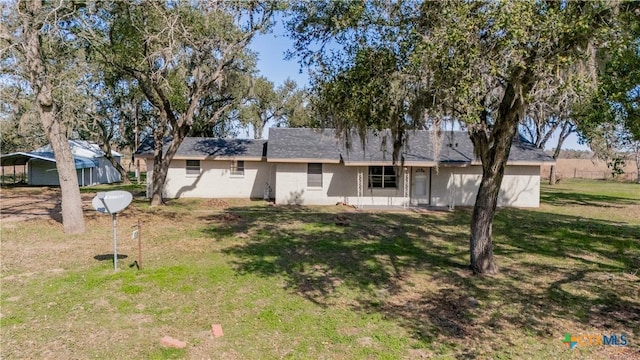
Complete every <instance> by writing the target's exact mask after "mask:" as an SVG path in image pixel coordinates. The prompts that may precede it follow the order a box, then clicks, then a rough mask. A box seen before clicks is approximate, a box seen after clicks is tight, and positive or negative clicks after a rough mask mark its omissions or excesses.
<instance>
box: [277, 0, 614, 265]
mask: <svg viewBox="0 0 640 360" xmlns="http://www.w3.org/2000/svg"><path fill="white" fill-rule="evenodd" d="M616 14H617V6H616V4H610V3H606V2H494V1H474V2H468V1H443V2H416V1H398V2H386V1H365V2H341V1H331V2H312V3H304V4H299V5H296V6H294V8H293V11H292V17H291V20H290V22H289V29H290V30H291V32H292V37H293V38H294V40H295V53H296V54H298V56H299V59H300V60H301V62H302V64H303V65H307V66H311V67H312V68H314V69H315V70H316V74H317V76H316V78H315V82H316V84H317V85H318V87H320V88H321V89H325V90H324V94H323V97H324V99H325V100H326V103H327V105H326V106H325V107H323V108H322V110H323V111H324V116H325V117H329V118H330V119H331V123H332V124H335V125H336V127H337V128H338V129H339V131H340V132H341V133H342V134H343V136H345V137H348V136H349V132H350V131H351V130H353V129H357V130H358V131H359V132H360V133H361V135H364V134H362V132H363V131H364V130H366V129H367V128H371V127H375V128H390V129H391V130H392V131H391V133H392V136H393V143H394V145H395V151H394V153H395V156H394V158H397V155H398V151H399V149H400V148H401V146H402V145H403V144H404V143H405V140H406V136H410V132H409V131H408V130H410V129H412V128H416V127H422V126H424V125H425V124H432V128H433V129H435V130H439V129H440V124H441V123H442V122H443V121H444V120H446V119H448V118H453V119H456V120H458V121H461V122H462V123H464V126H465V128H466V129H467V130H468V132H469V136H470V138H471V140H472V142H473V144H474V147H475V152H476V156H477V158H478V159H479V160H480V161H481V163H482V168H483V176H482V181H481V184H480V187H479V190H478V194H477V198H476V203H475V207H474V211H473V216H472V224H471V234H470V252H471V256H470V268H471V269H472V270H473V271H474V272H475V273H493V272H495V271H497V266H496V264H495V261H494V259H493V250H492V248H493V245H492V223H493V217H494V215H495V211H496V205H497V198H498V194H499V190H500V185H501V183H502V178H503V176H504V168H505V165H506V162H507V160H508V157H509V151H510V148H511V145H512V143H513V140H514V138H516V134H517V128H518V124H519V123H521V122H522V121H523V119H524V115H525V113H526V111H527V109H528V108H529V105H530V104H531V103H532V102H533V101H534V97H535V95H536V92H537V90H538V89H542V88H543V89H544V90H545V94H546V95H547V96H546V98H547V99H549V98H552V97H553V96H554V94H558V93H559V92H560V91H561V89H562V88H563V86H564V81H563V80H564V79H566V77H567V76H571V77H577V78H580V79H582V80H581V83H583V84H584V87H583V89H582V91H585V92H589V91H592V89H594V88H595V86H594V85H593V84H594V83H595V80H596V79H595V75H594V74H595V57H594V55H595V51H596V49H604V48H606V47H607V46H608V45H609V44H608V43H607V39H608V36H609V35H610V34H611V32H612V31H616V30H618V29H619V27H620V26H621V23H620V22H617V21H611V20H612V19H613V18H615V17H616ZM384 89H387V90H386V91H384ZM321 94H322V92H321ZM349 94H351V95H349ZM354 94H357V95H362V96H356V95H354ZM340 96H351V98H350V100H352V101H348V102H349V104H347V106H336V104H340V102H339V98H340ZM437 132H438V131H436V133H437ZM361 137H363V138H364V136H361ZM400 160H401V159H400Z"/></svg>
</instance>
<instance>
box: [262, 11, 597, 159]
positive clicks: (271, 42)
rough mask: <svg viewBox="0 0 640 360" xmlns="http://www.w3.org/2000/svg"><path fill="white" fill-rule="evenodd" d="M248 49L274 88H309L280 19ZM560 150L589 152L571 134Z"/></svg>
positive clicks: (554, 141)
mask: <svg viewBox="0 0 640 360" xmlns="http://www.w3.org/2000/svg"><path fill="white" fill-rule="evenodd" d="M250 48H251V49H252V50H254V51H256V52H257V53H258V70H259V71H260V74H261V75H262V76H264V77H266V78H267V79H269V80H270V81H271V82H273V84H274V85H275V87H278V86H280V85H282V84H283V83H284V81H285V80H287V78H290V79H292V80H294V81H295V82H296V83H297V84H298V87H308V86H309V76H308V74H307V72H306V70H305V69H301V67H300V65H299V64H298V62H297V59H291V60H285V53H286V51H287V50H290V49H293V41H292V40H291V39H290V38H288V37H287V34H286V29H285V27H284V25H283V23H282V20H281V19H277V22H276V24H275V26H274V28H273V31H272V32H271V33H269V34H259V35H258V36H256V37H255V38H254V40H253V41H252V43H251V45H250ZM558 134H559V130H558V131H557V132H556V133H555V134H554V135H553V136H552V137H551V139H550V140H549V141H548V142H547V149H551V148H555V147H556V145H557V142H558ZM265 135H266V133H265ZM562 148H563V149H571V150H589V147H588V146H587V145H582V144H579V143H578V136H577V135H576V134H571V135H570V136H569V137H568V138H567V139H566V140H565V141H564V144H563V146H562Z"/></svg>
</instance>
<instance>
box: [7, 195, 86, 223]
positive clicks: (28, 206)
mask: <svg viewBox="0 0 640 360" xmlns="http://www.w3.org/2000/svg"><path fill="white" fill-rule="evenodd" d="M81 196H82V208H83V210H84V211H90V210H93V207H92V206H91V200H92V199H93V197H94V196H95V195H94V194H81ZM60 212H61V200H60V189H59V188H50V187H39V188H2V190H1V192H0V220H2V223H3V226H5V224H6V223H11V222H16V221H25V220H33V219H48V220H53V221H57V222H61V221H62V215H61V213H60Z"/></svg>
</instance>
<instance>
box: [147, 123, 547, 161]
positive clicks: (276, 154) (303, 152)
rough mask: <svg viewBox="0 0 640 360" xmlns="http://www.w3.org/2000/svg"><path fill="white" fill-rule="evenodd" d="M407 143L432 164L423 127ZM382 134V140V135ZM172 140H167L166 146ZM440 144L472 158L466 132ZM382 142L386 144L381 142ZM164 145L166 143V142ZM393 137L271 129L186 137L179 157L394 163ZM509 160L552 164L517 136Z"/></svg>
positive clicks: (445, 151)
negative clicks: (254, 134) (264, 135)
mask: <svg viewBox="0 0 640 360" xmlns="http://www.w3.org/2000/svg"><path fill="white" fill-rule="evenodd" d="M407 136H408V142H407V144H406V145H405V147H404V149H403V151H402V152H401V155H402V157H403V158H404V161H405V163H407V164H408V165H412V164H415V165H424V166H430V164H433V165H435V163H436V161H437V160H436V159H435V155H434V149H433V141H434V140H435V139H433V138H432V133H431V132H430V131H425V130H417V131H409V133H408V134H407ZM385 137H386V139H385ZM169 141H170V139H167V140H165V144H168V143H169ZM440 141H441V144H440V154H439V156H438V161H439V162H441V163H449V164H468V163H472V162H476V163H477V161H475V155H474V151H473V144H472V142H471V139H469V135H468V134H467V132H466V131H446V132H444V133H443V135H442V137H441V139H440ZM383 144H384V146H383ZM165 149H166V146H165ZM392 154H393V138H392V136H391V132H390V131H389V130H384V131H379V132H374V131H369V132H368V133H367V135H366V138H365V145H364V148H363V146H362V140H361V138H360V136H358V135H357V134H356V133H355V132H354V133H352V137H351V146H350V147H348V148H347V146H346V145H345V141H344V139H340V138H339V137H338V136H337V135H336V131H335V129H324V130H320V129H307V128H271V129H269V141H268V146H267V141H266V140H249V139H218V138H195V137H188V138H185V139H184V141H183V142H182V144H181V145H180V147H179V148H178V152H177V153H176V156H177V157H190V158H216V157H220V158H236V159H243V158H245V159H248V158H251V159H255V158H264V157H266V158H267V160H268V161H273V162H282V161H289V162H293V161H299V162H308V161H317V162H336V163H337V162H340V160H343V161H344V163H345V165H357V164H368V163H389V164H391V162H392V158H393V156H392ZM136 155H141V156H152V155H153V140H152V139H147V140H146V141H145V142H143V143H142V145H140V147H139V148H138V151H136ZM509 161H511V162H532V163H540V162H553V158H552V157H551V156H549V155H547V154H545V153H544V151H542V150H541V149H537V148H536V147H535V146H534V145H533V144H531V143H530V142H528V141H527V140H525V139H524V138H522V137H521V136H519V137H517V138H516V139H515V140H514V141H513V145H512V146H511V152H510V155H509Z"/></svg>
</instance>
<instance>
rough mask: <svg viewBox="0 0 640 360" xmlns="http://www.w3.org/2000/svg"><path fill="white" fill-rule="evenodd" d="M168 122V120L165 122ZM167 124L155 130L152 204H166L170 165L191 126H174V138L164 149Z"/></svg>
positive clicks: (163, 115) (164, 115)
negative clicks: (165, 193)
mask: <svg viewBox="0 0 640 360" xmlns="http://www.w3.org/2000/svg"><path fill="white" fill-rule="evenodd" d="M160 116H161V118H162V117H166V116H167V115H166V114H162V113H161V115H160ZM163 123H164V124H166V121H165V122H163ZM164 129H165V126H161V127H159V128H158V129H156V131H155V132H154V159H153V160H154V161H153V180H152V195H151V206H159V205H164V194H163V193H164V186H165V182H166V181H167V173H168V172H169V165H170V164H171V161H172V160H173V157H174V156H175V155H176V152H177V151H178V148H179V147H180V144H182V141H183V140H184V138H185V137H186V134H187V133H188V132H189V129H190V127H189V126H187V125H183V126H181V127H177V126H174V127H172V133H173V134H172V135H173V137H172V139H171V142H170V143H169V146H168V147H167V150H166V152H165V151H164V133H165V131H164Z"/></svg>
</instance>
